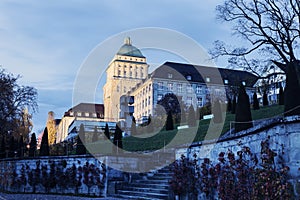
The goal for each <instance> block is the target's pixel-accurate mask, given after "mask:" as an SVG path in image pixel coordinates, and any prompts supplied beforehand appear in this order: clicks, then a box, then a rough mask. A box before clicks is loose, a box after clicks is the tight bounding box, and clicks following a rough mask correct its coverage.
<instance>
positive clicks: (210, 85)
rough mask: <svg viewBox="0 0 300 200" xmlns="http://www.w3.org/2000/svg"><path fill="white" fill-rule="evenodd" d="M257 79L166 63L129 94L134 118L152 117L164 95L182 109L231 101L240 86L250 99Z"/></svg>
mask: <svg viewBox="0 0 300 200" xmlns="http://www.w3.org/2000/svg"><path fill="white" fill-rule="evenodd" d="M257 79H258V78H257V77H256V76H255V75H253V74H251V73H249V72H245V71H239V70H232V69H224V68H213V67H206V66H199V65H190V64H184V63H175V62H166V63H164V64H163V65H161V66H159V67H158V68H157V69H156V70H155V71H154V72H152V73H151V74H150V75H149V77H148V78H147V79H146V80H144V81H143V83H141V84H138V85H137V86H136V87H135V88H133V90H132V91H131V92H130V96H132V97H134V100H135V101H134V116H135V118H137V119H140V118H142V117H143V116H149V115H152V116H153V115H155V107H156V104H157V102H158V101H159V100H161V99H162V98H163V96H164V95H166V94H168V93H173V94H175V95H176V96H177V97H181V99H182V101H183V102H184V104H185V105H186V107H189V106H190V105H193V107H194V108H197V107H202V106H204V105H206V104H207V103H208V102H210V101H212V102H213V101H214V100H215V99H218V100H221V101H223V102H226V101H227V99H228V98H231V99H232V98H233V96H234V95H237V93H236V92H237V87H238V86H239V85H240V84H243V85H244V86H245V87H246V90H247V93H248V95H249V97H250V98H252V94H253V92H254V88H253V86H254V84H255V83H256V82H257Z"/></svg>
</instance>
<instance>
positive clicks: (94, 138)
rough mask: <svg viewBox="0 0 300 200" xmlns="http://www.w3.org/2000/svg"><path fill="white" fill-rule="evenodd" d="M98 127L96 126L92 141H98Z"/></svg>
mask: <svg viewBox="0 0 300 200" xmlns="http://www.w3.org/2000/svg"><path fill="white" fill-rule="evenodd" d="M98 134H99V132H98V128H97V126H95V127H94V133H93V138H92V142H97V141H98Z"/></svg>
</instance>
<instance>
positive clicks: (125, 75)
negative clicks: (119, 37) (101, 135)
mask: <svg viewBox="0 0 300 200" xmlns="http://www.w3.org/2000/svg"><path fill="white" fill-rule="evenodd" d="M106 74H107V77H106V84H105V85H104V87H103V91H104V98H103V99H104V107H105V114H104V116H105V120H106V121H110V122H117V121H119V119H120V110H121V109H120V98H121V96H122V95H125V94H127V92H128V91H130V90H131V89H132V88H133V87H135V86H136V85H137V84H138V83H141V82H142V81H143V80H145V79H146V78H147V76H148V64H147V62H146V58H145V57H144V56H143V54H142V53H141V51H140V50H138V49H137V48H136V47H134V46H133V45H132V44H131V40H130V38H126V39H125V42H124V45H123V46H122V47H121V48H120V49H119V51H118V52H117V54H116V55H115V57H114V58H113V60H112V61H111V63H110V64H109V66H108V68H107V69H106Z"/></svg>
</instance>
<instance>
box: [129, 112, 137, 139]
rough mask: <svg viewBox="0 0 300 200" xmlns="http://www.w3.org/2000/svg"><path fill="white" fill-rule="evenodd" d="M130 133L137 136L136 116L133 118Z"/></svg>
mask: <svg viewBox="0 0 300 200" xmlns="http://www.w3.org/2000/svg"><path fill="white" fill-rule="evenodd" d="M130 131H131V135H132V136H135V135H136V121H135V117H134V116H132V121H131V127H130Z"/></svg>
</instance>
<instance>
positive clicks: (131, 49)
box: [117, 37, 145, 58]
mask: <svg viewBox="0 0 300 200" xmlns="http://www.w3.org/2000/svg"><path fill="white" fill-rule="evenodd" d="M117 55H122V56H133V57H139V58H145V56H143V54H142V52H141V51H140V50H139V49H138V48H136V47H135V46H133V45H132V44H131V40H130V37H126V38H125V40H124V44H123V46H121V48H120V49H119V51H118V52H117Z"/></svg>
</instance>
